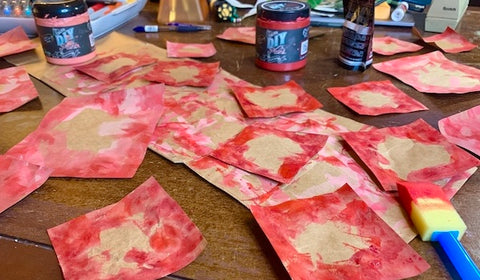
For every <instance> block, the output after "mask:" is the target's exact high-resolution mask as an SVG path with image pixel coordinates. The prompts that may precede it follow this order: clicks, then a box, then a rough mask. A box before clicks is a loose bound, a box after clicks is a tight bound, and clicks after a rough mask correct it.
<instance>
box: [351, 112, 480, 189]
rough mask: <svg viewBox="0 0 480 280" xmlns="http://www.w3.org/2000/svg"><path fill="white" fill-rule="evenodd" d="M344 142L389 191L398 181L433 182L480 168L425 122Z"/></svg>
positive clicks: (359, 134)
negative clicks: (476, 167)
mask: <svg viewBox="0 0 480 280" xmlns="http://www.w3.org/2000/svg"><path fill="white" fill-rule="evenodd" d="M342 137H343V139H345V141H347V143H348V144H349V145H350V146H351V147H352V148H353V150H354V151H355V153H356V154H357V155H358V156H359V157H360V159H361V160H362V161H363V162H364V163H365V164H366V165H367V166H368V168H369V169H370V170H371V171H372V172H373V174H374V175H375V177H376V178H377V180H378V181H379V182H380V184H381V186H382V187H383V189H384V190H386V191H394V190H396V188H397V187H396V182H397V181H402V180H404V181H427V182H433V181H435V180H440V179H442V178H448V177H452V176H455V175H457V174H459V173H462V172H463V171H466V170H467V169H470V168H472V167H475V166H478V165H480V160H478V159H476V158H475V157H474V156H472V155H470V154H469V153H468V152H466V151H464V150H462V149H460V148H459V147H457V146H455V145H454V144H451V143H450V142H448V141H447V139H445V137H443V135H442V134H440V132H438V130H436V129H434V128H433V127H431V126H430V125H429V124H427V123H426V122H425V121H424V120H422V119H419V120H417V121H414V122H412V123H410V124H407V125H404V126H397V127H386V128H380V129H372V130H369V131H361V132H347V133H344V134H342Z"/></svg>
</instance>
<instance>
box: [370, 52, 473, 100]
mask: <svg viewBox="0 0 480 280" xmlns="http://www.w3.org/2000/svg"><path fill="white" fill-rule="evenodd" d="M373 67H374V68H375V69H377V70H378V71H381V72H384V73H387V74H389V75H392V76H393V77H395V78H397V79H399V80H400V81H402V82H404V83H406V84H408V85H410V86H412V87H414V88H415V89H416V90H418V91H420V92H430V93H467V92H473V91H480V70H479V69H477V68H474V67H470V66H467V65H463V64H460V63H456V62H454V61H451V60H448V59H447V58H446V57H445V56H444V55H443V54H442V53H441V52H440V51H435V52H431V53H427V54H423V55H417V56H409V57H404V58H399V59H394V60H390V61H385V62H380V63H374V64H373Z"/></svg>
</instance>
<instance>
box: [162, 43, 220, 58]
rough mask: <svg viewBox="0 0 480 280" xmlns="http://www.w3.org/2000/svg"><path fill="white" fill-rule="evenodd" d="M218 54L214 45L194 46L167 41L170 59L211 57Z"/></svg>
mask: <svg viewBox="0 0 480 280" xmlns="http://www.w3.org/2000/svg"><path fill="white" fill-rule="evenodd" d="M216 53H217V50H216V49H215V46H214V45H213V44H212V43H207V44H192V43H176V42H170V41H167V56H168V57H211V56H213V55H215V54H216Z"/></svg>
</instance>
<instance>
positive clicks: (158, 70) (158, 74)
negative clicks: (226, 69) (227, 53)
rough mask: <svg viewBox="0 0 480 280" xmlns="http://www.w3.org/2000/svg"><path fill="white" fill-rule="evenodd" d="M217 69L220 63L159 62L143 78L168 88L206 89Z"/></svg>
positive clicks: (191, 61)
mask: <svg viewBox="0 0 480 280" xmlns="http://www.w3.org/2000/svg"><path fill="white" fill-rule="evenodd" d="M219 67H220V62H212V63H203V62H198V61H194V60H177V61H160V62H158V63H157V64H155V65H154V67H153V69H152V70H151V71H149V72H148V73H147V74H145V76H144V78H145V79H146V80H148V81H152V82H157V83H164V84H166V85H169V86H193V87H208V86H209V85H210V84H211V83H212V81H213V79H214V78H215V75H216V74H217V73H218V71H219Z"/></svg>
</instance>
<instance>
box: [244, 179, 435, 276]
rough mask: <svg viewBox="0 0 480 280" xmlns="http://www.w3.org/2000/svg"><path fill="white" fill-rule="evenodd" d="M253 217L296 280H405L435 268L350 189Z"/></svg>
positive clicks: (259, 212) (266, 210)
mask: <svg viewBox="0 0 480 280" xmlns="http://www.w3.org/2000/svg"><path fill="white" fill-rule="evenodd" d="M251 211H252V213H253V215H254V217H255V219H256V220H257V222H258V223H259V225H260V227H261V228H262V230H263V231H264V233H265V234H266V236H267V237H268V239H269V241H270V243H271V244H272V246H273V248H274V249H275V251H276V252H277V254H278V256H279V257H280V259H281V260H282V263H283V265H284V266H285V268H286V269H287V271H288V273H289V274H290V276H291V277H292V279H295V280H296V279H325V280H326V279H332V280H338V279H357V280H362V279H365V280H367V279H368V280H371V279H377V280H382V279H403V278H408V277H413V276H416V275H419V274H421V273H422V272H424V271H425V270H427V269H428V268H429V267H430V266H429V265H428V263H427V262H426V261H425V260H423V259H422V257H421V256H420V255H418V254H417V253H416V252H415V250H413V249H412V248H411V247H410V246H408V244H407V243H405V242H404V241H403V240H402V239H401V238H400V237H399V236H398V235H397V234H396V233H395V232H394V231H393V230H392V229H391V228H390V227H389V226H388V225H386V224H385V223H384V222H383V221H382V220H381V219H380V218H379V217H378V216H377V215H376V214H375V213H374V212H373V211H372V210H371V209H370V208H369V207H368V206H367V205H366V204H365V202H363V201H362V200H361V199H360V198H359V197H358V195H357V194H356V193H355V192H354V191H353V190H352V189H351V188H350V186H348V185H344V186H343V187H342V188H340V189H338V190H336V191H335V192H333V193H329V194H324V195H319V196H315V197H312V198H308V199H298V200H292V201H289V202H285V203H282V204H279V205H275V206H268V207H262V206H251Z"/></svg>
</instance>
